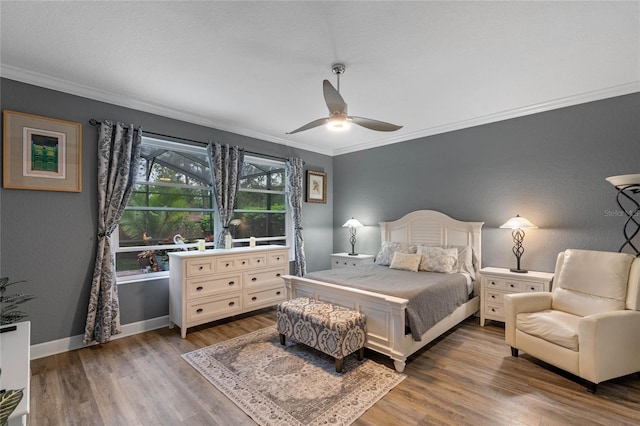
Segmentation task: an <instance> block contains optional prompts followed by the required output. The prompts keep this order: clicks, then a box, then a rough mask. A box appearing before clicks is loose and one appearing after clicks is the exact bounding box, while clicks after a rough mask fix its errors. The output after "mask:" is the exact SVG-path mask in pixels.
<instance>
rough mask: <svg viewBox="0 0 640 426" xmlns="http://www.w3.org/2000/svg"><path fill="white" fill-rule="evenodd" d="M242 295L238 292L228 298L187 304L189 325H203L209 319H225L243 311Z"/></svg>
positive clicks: (200, 300)
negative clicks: (194, 323)
mask: <svg viewBox="0 0 640 426" xmlns="http://www.w3.org/2000/svg"><path fill="white" fill-rule="evenodd" d="M240 299H241V294H240V293H239V292H238V293H236V294H233V295H228V296H226V297H210V298H204V299H195V300H193V301H190V302H187V306H186V315H187V323H191V322H197V323H198V324H202V323H203V322H206V320H207V319H209V318H212V319H213V318H216V319H217V318H224V317H227V316H230V315H233V314H235V313H237V312H240V311H241V310H242V305H241V303H240Z"/></svg>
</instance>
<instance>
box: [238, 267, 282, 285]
mask: <svg viewBox="0 0 640 426" xmlns="http://www.w3.org/2000/svg"><path fill="white" fill-rule="evenodd" d="M286 273H287V272H286V270H285V268H284V267H279V268H267V269H262V270H259V271H253V272H252V271H247V272H245V273H244V274H243V277H242V278H243V283H244V288H255V287H259V286H265V285H270V284H281V283H282V282H283V281H282V279H281V278H280V277H281V276H282V275H286Z"/></svg>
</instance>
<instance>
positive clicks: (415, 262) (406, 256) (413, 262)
mask: <svg viewBox="0 0 640 426" xmlns="http://www.w3.org/2000/svg"><path fill="white" fill-rule="evenodd" d="M421 259H422V256H421V255H419V254H412V253H401V252H399V251H397V252H395V253H394V254H393V259H391V264H390V265H389V268H391V269H402V270H405V271H411V272H418V267H419V266H420V260H421Z"/></svg>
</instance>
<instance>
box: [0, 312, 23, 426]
mask: <svg viewBox="0 0 640 426" xmlns="http://www.w3.org/2000/svg"><path fill="white" fill-rule="evenodd" d="M0 331H2V332H1V333H0V368H1V369H2V375H1V376H0V389H7V390H9V389H24V391H23V394H22V400H20V404H18V406H17V407H16V409H15V410H14V412H13V413H11V416H10V417H9V422H8V425H9V426H18V425H23V426H24V425H26V424H27V415H28V414H29V383H30V378H31V371H30V369H29V363H30V360H31V322H29V321H24V322H19V323H16V324H11V325H3V326H2V327H0Z"/></svg>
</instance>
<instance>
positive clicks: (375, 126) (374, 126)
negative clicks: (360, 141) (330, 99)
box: [347, 116, 402, 132]
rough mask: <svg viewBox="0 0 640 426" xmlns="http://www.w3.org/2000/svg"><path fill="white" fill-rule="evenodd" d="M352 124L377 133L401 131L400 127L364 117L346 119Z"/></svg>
mask: <svg viewBox="0 0 640 426" xmlns="http://www.w3.org/2000/svg"><path fill="white" fill-rule="evenodd" d="M347 119H348V120H350V121H351V122H352V123H355V124H357V125H358V126H362V127H366V128H367V129H371V130H377V131H378V132H394V131H396V130H400V129H402V126H398V125H395V124H391V123H385V122H384V121H378V120H372V119H370V118H364V117H352V116H350V117H347Z"/></svg>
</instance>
